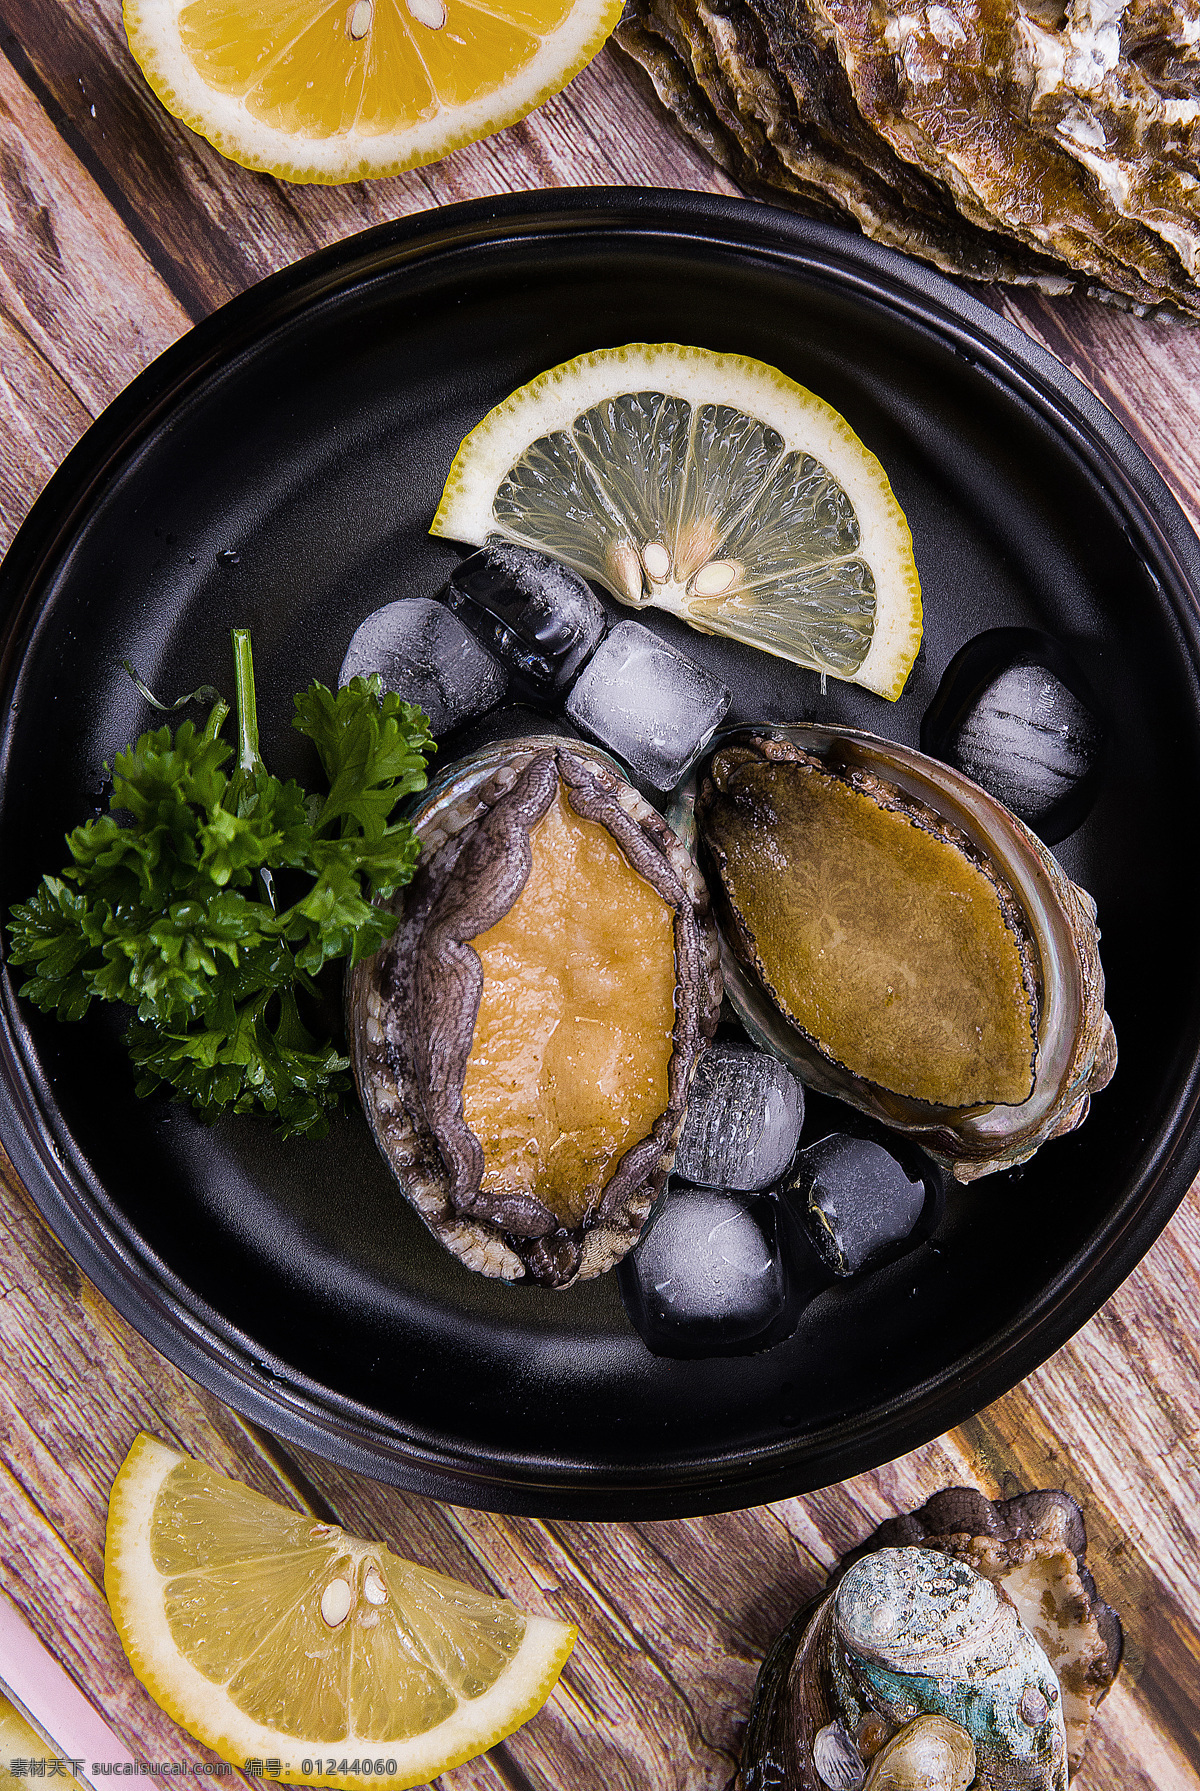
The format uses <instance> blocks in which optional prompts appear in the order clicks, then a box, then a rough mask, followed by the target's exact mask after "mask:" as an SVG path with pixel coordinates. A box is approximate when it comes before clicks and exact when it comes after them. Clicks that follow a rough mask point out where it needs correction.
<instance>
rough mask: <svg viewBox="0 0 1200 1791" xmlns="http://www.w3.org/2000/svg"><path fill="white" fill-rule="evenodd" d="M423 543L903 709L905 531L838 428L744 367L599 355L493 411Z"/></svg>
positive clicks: (879, 474)
mask: <svg viewBox="0 0 1200 1791" xmlns="http://www.w3.org/2000/svg"><path fill="white" fill-rule="evenodd" d="M431 533H433V534H435V535H445V536H448V537H449V538H450V539H451V540H455V541H464V542H470V543H473V544H474V545H476V546H478V545H480V544H481V543H482V542H483V541H485V540H486V539H487V538H488V537H489V536H497V535H498V536H501V537H503V538H504V539H507V540H510V541H518V542H521V543H522V544H523V545H524V546H526V547H533V548H537V549H538V550H539V551H540V552H542V553H546V554H549V555H551V556H552V557H553V558H554V559H558V560H562V561H564V562H565V563H566V564H567V565H569V566H573V567H574V568H575V570H576V571H577V572H581V573H582V574H583V576H584V577H585V578H591V579H595V580H596V581H597V582H598V583H599V584H602V585H604V586H605V587H606V588H607V589H608V590H610V591H611V592H612V594H613V595H614V597H617V598H619V599H620V600H621V602H623V603H627V604H629V605H630V606H631V607H633V608H635V609H638V608H642V607H643V606H645V605H653V606H654V607H655V608H658V609H665V610H668V611H670V612H671V613H672V614H673V615H677V616H681V617H682V618H683V620H684V621H685V622H688V623H690V624H691V626H692V627H693V628H696V629H698V630H699V631H700V632H701V633H704V634H723V635H728V636H730V637H731V638H733V639H734V640H740V641H745V642H746V643H748V644H749V645H751V646H754V647H758V648H760V649H761V650H762V651H763V652H766V653H774V654H776V655H778V656H779V657H780V658H782V659H790V660H792V661H794V663H795V664H797V665H803V666H808V667H810V668H811V669H812V670H814V671H817V672H821V673H823V674H824V673H828V674H829V676H830V677H833V678H841V679H843V680H845V681H846V682H847V683H853V684H861V685H863V686H864V687H865V688H866V689H867V690H873V691H876V692H877V693H878V694H879V695H880V696H885V697H888V698H890V699H891V700H893V701H894V700H895V699H896V698H897V697H898V696H899V695H900V692H901V690H902V689H903V688H904V682H905V679H906V678H907V677H908V674H909V671H910V670H911V668H912V663H913V660H914V659H915V658H916V656H917V650H918V648H919V647H920V644H921V583H920V579H919V577H918V575H917V568H916V563H915V561H914V559H913V549H912V535H911V533H910V531H909V527H908V524H907V522H906V521H905V519H904V513H903V511H902V510H901V508H900V506H899V504H898V503H897V502H896V499H895V497H894V495H893V493H892V488H891V486H890V485H889V483H888V480H887V475H886V474H885V472H884V470H883V468H882V466H881V465H880V464H879V461H878V460H877V459H876V458H875V456H874V454H872V453H871V452H870V451H869V449H867V448H866V447H864V445H863V443H862V442H861V441H860V440H859V439H858V437H857V435H855V433H854V431H853V430H852V429H851V427H850V425H849V424H848V423H847V422H846V420H845V418H844V417H842V416H839V414H838V412H837V411H835V410H834V409H833V408H832V407H831V406H830V405H828V404H826V403H825V401H824V399H822V398H818V397H817V396H816V395H815V393H813V392H810V391H808V390H807V389H806V388H805V387H804V386H801V385H797V383H796V381H795V380H793V379H789V378H788V377H787V375H786V374H783V373H781V372H779V370H778V369H777V368H775V367H768V366H766V365H765V364H764V363H763V362H762V361H754V360H751V359H749V358H748V357H747V356H746V355H737V354H715V353H713V352H711V351H710V350H708V349H704V348H683V347H680V346H679V345H678V344H677V343H673V342H660V343H656V344H647V343H631V344H629V345H628V346H626V347H624V348H610V349H599V350H596V351H595V352H594V353H592V354H585V355H579V356H578V357H577V358H576V359H575V360H573V361H565V362H564V363H563V364H562V366H560V367H552V368H550V370H549V371H548V372H546V373H542V374H540V375H539V376H538V378H537V379H534V380H531V381H530V383H529V384H528V385H524V386H521V387H520V389H519V390H518V391H516V392H514V393H513V394H512V395H511V397H509V398H506V399H505V400H504V401H503V403H501V404H498V405H497V406H496V407H495V409H494V410H492V411H489V413H488V415H487V416H486V417H485V418H484V419H483V421H482V422H481V423H480V424H479V425H478V426H477V427H476V428H475V429H473V430H472V431H471V433H470V435H468V436H467V438H466V440H465V441H464V442H463V444H462V446H461V447H460V448H459V451H458V454H457V455H456V457H455V460H454V464H453V466H452V467H451V469H450V476H449V478H448V479H447V481H446V487H445V490H444V491H443V493H442V501H441V504H440V506H439V508H438V512H437V515H436V517H435V518H434V521H433V526H432V530H431Z"/></svg>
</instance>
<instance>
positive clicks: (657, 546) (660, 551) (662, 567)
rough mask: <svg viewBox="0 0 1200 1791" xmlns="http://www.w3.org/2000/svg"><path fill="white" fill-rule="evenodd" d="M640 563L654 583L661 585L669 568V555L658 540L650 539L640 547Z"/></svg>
mask: <svg viewBox="0 0 1200 1791" xmlns="http://www.w3.org/2000/svg"><path fill="white" fill-rule="evenodd" d="M642 565H643V566H644V567H645V568H646V571H647V572H648V573H649V574H650V576H651V578H652V579H653V580H654V582H655V584H656V585H661V584H662V583H663V581H664V579H665V578H666V576H667V574H668V573H669V572H670V570H671V556H670V554H669V553H668V552H667V550H666V548H665V547H664V546H663V545H662V543H661V542H660V541H651V542H650V543H649V544H648V546H646V547H643V549H642Z"/></svg>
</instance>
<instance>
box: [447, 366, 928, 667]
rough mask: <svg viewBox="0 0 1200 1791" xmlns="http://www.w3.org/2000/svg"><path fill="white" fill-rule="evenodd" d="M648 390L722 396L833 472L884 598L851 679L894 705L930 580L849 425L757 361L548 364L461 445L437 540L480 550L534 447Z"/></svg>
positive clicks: (695, 398)
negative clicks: (589, 414)
mask: <svg viewBox="0 0 1200 1791" xmlns="http://www.w3.org/2000/svg"><path fill="white" fill-rule="evenodd" d="M631 375H634V376H635V377H634V378H633V379H631ZM651 389H652V390H654V391H657V392H665V393H666V394H667V396H668V397H673V398H682V399H685V400H687V401H689V402H691V403H693V404H696V403H711V402H712V401H713V399H714V396H716V397H718V398H719V400H720V402H722V403H725V404H730V405H734V406H736V407H737V408H738V409H739V410H742V411H743V412H744V413H745V414H746V415H747V416H752V417H756V418H758V419H759V421H761V422H763V423H767V424H769V425H770V427H771V428H772V429H775V430H777V431H778V433H779V434H780V435H781V436H782V437H783V439H784V444H785V446H786V447H787V448H789V449H796V448H799V449H803V450H804V451H805V452H807V453H810V454H812V455H814V456H815V457H816V458H817V459H818V460H820V461H821V462H822V464H823V465H824V466H825V467H827V468H828V470H829V471H830V472H831V473H832V474H833V476H834V478H835V479H836V480H837V482H838V484H839V485H840V486H841V487H842V489H843V491H845V493H846V495H847V497H848V498H849V499H850V501H851V503H852V504H853V505H854V510H855V514H856V515H857V516H858V519H859V525H860V528H861V530H862V537H863V539H864V540H867V539H870V541H871V543H872V554H871V570H872V572H873V573H874V575H875V582H876V588H877V590H878V591H880V592H882V593H883V597H884V601H883V602H882V603H881V604H880V609H879V612H878V613H877V615H876V623H875V632H874V634H873V636H872V639H871V645H870V647H869V648H868V650H867V652H866V655H865V656H864V658H863V662H862V664H861V665H860V666H859V667H858V669H857V671H856V672H855V673H854V676H853V678H852V679H849V680H846V681H847V682H851V683H854V684H860V685H863V686H864V687H865V688H866V689H868V690H873V691H875V692H876V693H877V694H878V695H880V696H884V697H887V698H889V700H891V701H893V702H894V701H895V699H896V698H897V697H898V696H899V695H900V692H901V691H902V690H903V688H904V684H905V681H906V679H907V677H908V674H909V672H910V671H911V669H912V664H913V661H914V660H915V658H916V656H917V651H918V649H919V647H920V645H921V628H922V614H921V581H920V577H919V575H918V573H917V567H916V562H915V560H914V558H913V545H912V532H911V530H910V529H909V526H908V522H907V520H906V518H905V515H904V512H903V510H902V509H901V508H900V505H899V504H898V503H897V501H896V497H895V494H894V493H893V491H892V487H891V483H890V481H889V480H888V476H887V474H886V473H885V471H884V469H883V467H882V465H881V464H880V462H879V460H878V458H877V456H876V455H874V454H872V452H871V450H870V449H869V448H868V447H866V446H865V445H864V443H863V442H862V441H861V440H860V438H859V437H858V436H857V435H856V434H855V432H854V430H853V429H851V427H850V425H849V423H847V421H846V419H845V418H844V417H843V416H841V415H840V413H839V412H838V411H836V410H834V408H833V406H832V405H830V404H827V403H826V402H825V400H824V399H823V398H819V397H818V396H817V394H816V393H815V392H811V391H809V389H808V387H807V386H802V385H800V384H799V382H798V381H797V380H794V379H790V378H789V377H788V375H787V374H786V373H781V372H780V370H779V369H778V368H777V367H770V366H768V365H767V364H766V363H765V362H763V361H756V360H752V359H751V358H750V356H748V355H741V354H724V353H720V352H718V351H715V350H712V349H707V348H694V347H686V346H684V345H683V344H681V343H677V342H659V343H645V342H630V343H627V344H625V346H624V347H621V348H601V349H593V350H592V351H591V352H590V353H589V354H582V355H576V356H575V358H574V359H573V360H569V361H563V362H561V363H560V364H559V365H558V366H557V367H550V368H548V369H547V370H546V371H545V372H544V373H541V374H539V375H538V376H537V378H536V379H532V380H530V381H529V383H528V384H527V385H524V386H521V387H520V388H519V389H518V390H517V391H516V392H513V393H512V394H511V396H509V397H508V398H505V399H504V400H503V401H502V402H501V403H500V404H497V405H496V406H495V407H494V408H493V409H492V410H490V411H489V412H488V414H487V416H486V417H484V418H483V420H482V422H480V423H477V424H476V426H475V428H474V429H472V430H471V432H470V434H469V435H467V436H466V437H465V438H464V440H463V442H462V444H461V446H460V447H459V450H458V453H457V454H456V455H455V457H454V462H453V464H452V466H451V468H450V473H449V476H448V478H447V480H446V484H445V487H444V489H443V491H442V497H441V502H440V503H439V505H438V509H437V514H436V515H435V517H434V519H433V522H432V524H431V525H430V530H429V532H430V534H431V535H442V536H445V537H447V538H448V539H450V540H453V541H462V542H466V543H470V544H471V545H473V546H478V545H479V544H480V543H481V542H482V541H483V540H484V539H485V538H486V536H487V535H488V534H489V533H493V532H495V529H496V524H495V522H494V520H493V518H492V500H493V498H494V497H495V494H496V491H497V488H498V487H499V485H500V482H501V480H502V479H503V478H504V476H505V474H506V473H507V472H508V470H509V468H510V467H511V466H512V464H513V462H514V461H515V460H517V458H518V457H519V456H520V455H521V454H522V453H523V452H524V450H525V449H526V448H527V447H528V446H529V444H530V443H531V442H532V441H535V440H536V439H537V438H538V436H540V435H547V434H550V433H552V432H553V431H555V430H559V429H568V428H569V427H570V426H571V424H572V423H573V422H574V421H575V418H576V417H577V416H579V415H580V413H581V412H582V411H585V410H588V409H590V408H591V406H592V405H594V404H601V403H603V402H604V401H605V400H606V399H610V398H615V397H618V396H619V395H620V394H621V393H622V392H629V391H644V390H651ZM801 425H803V427H801Z"/></svg>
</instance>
